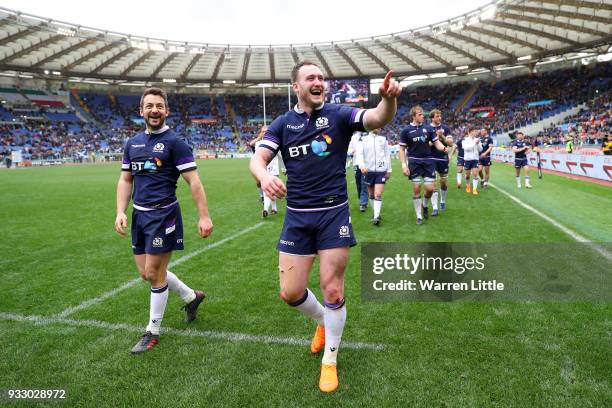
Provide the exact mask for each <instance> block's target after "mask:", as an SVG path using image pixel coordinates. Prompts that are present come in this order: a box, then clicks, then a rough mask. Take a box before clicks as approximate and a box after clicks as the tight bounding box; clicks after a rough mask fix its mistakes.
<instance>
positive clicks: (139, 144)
mask: <svg viewBox="0 0 612 408" xmlns="http://www.w3.org/2000/svg"><path fill="white" fill-rule="evenodd" d="M196 168H197V165H196V163H195V160H194V158H193V153H192V151H191V148H190V147H189V146H188V145H187V143H185V142H184V141H183V140H182V139H181V138H180V137H178V136H177V135H176V133H175V132H174V131H173V130H172V129H170V128H168V127H167V126H165V127H164V128H162V129H161V130H160V131H158V132H153V133H150V134H149V133H147V132H139V133H137V134H136V135H135V136H133V137H131V138H130V139H129V140H128V141H127V143H126V144H125V149H124V151H123V163H122V165H121V170H123V171H129V172H131V173H132V176H134V191H133V193H132V199H133V201H134V208H136V209H140V210H154V209H157V208H163V207H167V206H169V205H172V204H173V203H175V202H176V182H177V180H178V178H179V175H180V173H184V172H186V171H191V170H195V169H196Z"/></svg>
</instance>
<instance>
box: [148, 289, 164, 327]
mask: <svg viewBox="0 0 612 408" xmlns="http://www.w3.org/2000/svg"><path fill="white" fill-rule="evenodd" d="M166 303H168V284H165V285H164V286H162V287H161V288H151V305H150V308H149V324H148V325H147V331H150V332H151V333H153V334H159V328H160V327H161V322H162V319H163V318H164V311H165V310H166Z"/></svg>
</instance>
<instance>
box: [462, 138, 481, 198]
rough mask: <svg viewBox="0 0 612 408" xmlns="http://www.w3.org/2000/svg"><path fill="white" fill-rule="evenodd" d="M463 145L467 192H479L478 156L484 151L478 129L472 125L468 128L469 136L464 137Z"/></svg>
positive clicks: (475, 193)
mask: <svg viewBox="0 0 612 408" xmlns="http://www.w3.org/2000/svg"><path fill="white" fill-rule="evenodd" d="M461 145H462V147H463V161H464V165H463V167H464V168H465V170H466V171H465V192H466V193H472V194H474V195H477V194H478V158H479V157H480V152H481V151H482V145H481V144H480V138H479V137H478V130H477V129H476V128H475V127H472V126H470V127H469V128H468V134H467V137H464V138H463V141H462V143H461ZM470 176H471V177H472V185H471V186H470Z"/></svg>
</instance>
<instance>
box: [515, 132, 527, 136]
mask: <svg viewBox="0 0 612 408" xmlns="http://www.w3.org/2000/svg"><path fill="white" fill-rule="evenodd" d="M518 135H523V136H525V134H524V133H523V132H516V136H517V137H518Z"/></svg>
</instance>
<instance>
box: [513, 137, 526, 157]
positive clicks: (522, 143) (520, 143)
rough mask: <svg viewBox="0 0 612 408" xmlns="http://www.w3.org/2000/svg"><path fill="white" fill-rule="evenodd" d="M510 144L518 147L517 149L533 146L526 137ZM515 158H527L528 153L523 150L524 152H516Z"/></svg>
mask: <svg viewBox="0 0 612 408" xmlns="http://www.w3.org/2000/svg"><path fill="white" fill-rule="evenodd" d="M510 146H513V147H516V148H517V149H522V148H523V147H525V146H527V147H528V146H531V145H530V144H529V142H528V141H526V140H525V139H523V140H518V139H516V140H515V141H513V142H512V144H511V145H510ZM514 158H515V159H526V158H527V155H526V154H525V151H522V152H519V153H514Z"/></svg>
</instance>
